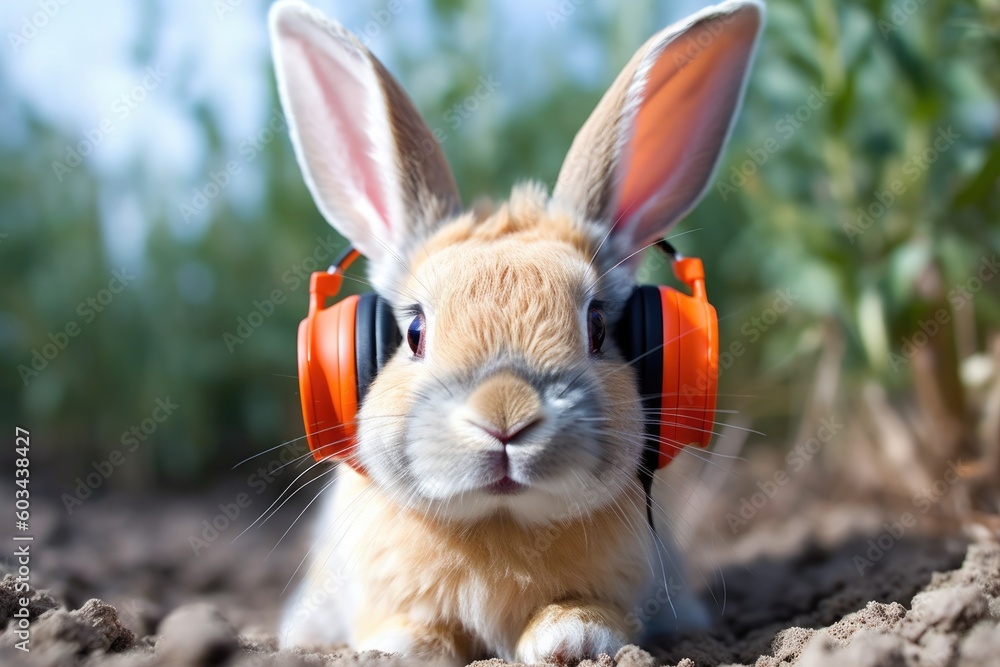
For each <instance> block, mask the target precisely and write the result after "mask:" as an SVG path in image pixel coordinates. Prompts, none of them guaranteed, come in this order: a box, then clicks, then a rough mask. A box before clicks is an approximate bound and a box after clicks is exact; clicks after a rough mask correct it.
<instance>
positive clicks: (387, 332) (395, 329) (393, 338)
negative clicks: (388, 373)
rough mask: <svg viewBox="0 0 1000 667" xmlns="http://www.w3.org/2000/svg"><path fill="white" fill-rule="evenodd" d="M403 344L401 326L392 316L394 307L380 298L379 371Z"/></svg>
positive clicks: (377, 324)
mask: <svg viewBox="0 0 1000 667" xmlns="http://www.w3.org/2000/svg"><path fill="white" fill-rule="evenodd" d="M402 342H403V334H402V333H401V332H400V331H399V325H398V324H397V323H396V318H395V317H394V316H393V314H392V306H390V305H389V302H388V301H386V300H385V299H383V298H382V297H378V301H377V302H376V304H375V348H376V352H377V365H378V369H379V370H381V369H382V367H383V366H385V364H386V362H387V361H389V357H391V356H392V355H393V353H394V352H395V351H396V348H398V347H399V345H400V343H402Z"/></svg>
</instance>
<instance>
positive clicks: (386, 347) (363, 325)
mask: <svg viewBox="0 0 1000 667" xmlns="http://www.w3.org/2000/svg"><path fill="white" fill-rule="evenodd" d="M354 336H355V338H354V356H355V358H356V359H357V364H358V366H357V378H358V405H359V406H360V405H361V402H362V401H363V400H365V396H366V395H367V394H368V388H369V387H370V386H371V384H372V382H374V381H375V376H376V375H378V372H379V371H380V370H382V367H383V366H385V364H386V362H387V361H389V357H391V356H392V353H393V352H395V351H396V348H397V347H399V344H400V343H401V342H403V336H402V334H400V332H399V325H398V324H396V318H395V317H393V315H392V306H390V305H389V302H388V301H386V300H385V299H383V298H382V297H380V296H379V295H378V294H376V293H375V292H367V293H365V294H362V295H361V298H360V299H359V300H358V311H357V315H356V316H355V329H354Z"/></svg>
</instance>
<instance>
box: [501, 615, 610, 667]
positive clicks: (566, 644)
mask: <svg viewBox="0 0 1000 667" xmlns="http://www.w3.org/2000/svg"><path fill="white" fill-rule="evenodd" d="M610 618H612V616H611V614H610V613H609V610H608V609H605V608H603V607H598V606H593V605H586V604H580V605H576V604H567V603H559V604H550V605H548V606H547V607H544V608H542V609H541V610H539V611H538V612H537V613H536V614H535V615H534V616H533V617H532V619H531V621H530V622H529V623H528V627H527V628H526V629H525V630H524V632H523V633H522V634H521V638H520V639H519V640H518V642H517V660H518V661H520V662H526V663H539V662H546V663H558V664H563V665H566V664H576V663H578V662H579V661H581V660H585V659H588V658H597V656H598V655H600V654H601V653H606V654H608V655H609V656H611V657H614V655H615V654H616V653H617V652H618V649H620V648H621V647H622V646H624V645H625V644H626V643H627V639H626V637H625V633H624V632H623V631H622V630H621V629H620V628H618V627H616V624H614V623H611V622H609V619H610Z"/></svg>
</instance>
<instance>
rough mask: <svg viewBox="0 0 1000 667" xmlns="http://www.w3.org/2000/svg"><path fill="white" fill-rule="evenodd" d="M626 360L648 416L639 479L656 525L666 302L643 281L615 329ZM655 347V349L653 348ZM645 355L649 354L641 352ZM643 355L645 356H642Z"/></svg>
mask: <svg viewBox="0 0 1000 667" xmlns="http://www.w3.org/2000/svg"><path fill="white" fill-rule="evenodd" d="M615 335H616V340H617V342H618V346H619V348H621V351H622V354H624V355H625V361H626V362H629V363H632V362H634V365H635V371H636V376H637V380H638V382H639V387H638V389H639V395H640V396H641V397H642V408H643V416H644V418H645V420H646V425H645V429H646V441H645V442H644V443H643V450H642V458H641V462H642V463H641V466H642V467H641V468H640V469H639V481H640V482H642V486H643V488H644V489H645V491H646V518H647V520H648V521H649V525H650V526H653V505H652V496H651V495H650V494H651V490H652V487H653V473H655V472H656V469H657V468H658V467H659V463H660V447H661V445H660V440H659V436H660V413H659V410H660V405H661V404H662V399H661V398H660V393H662V391H663V348H662V347H657V346H662V345H663V305H662V303H661V297H660V290H659V288H657V287H656V286H654V285H640V286H639V287H636V288H635V289H634V290H633V291H632V295H631V296H630V297H629V300H628V302H627V303H626V304H625V310H624V311H623V312H622V318H621V320H620V322H619V324H618V330H617V331H616V332H615ZM654 348H656V349H654ZM642 355H646V356H642ZM640 357H642V358H640Z"/></svg>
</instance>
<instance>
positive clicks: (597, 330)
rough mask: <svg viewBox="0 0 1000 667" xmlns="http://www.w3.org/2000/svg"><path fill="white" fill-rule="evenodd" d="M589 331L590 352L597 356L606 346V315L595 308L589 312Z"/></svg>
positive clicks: (591, 308)
mask: <svg viewBox="0 0 1000 667" xmlns="http://www.w3.org/2000/svg"><path fill="white" fill-rule="evenodd" d="M587 331H588V332H589V334H590V352H591V353H592V354H597V353H598V352H600V351H601V346H602V345H604V333H605V327H604V315H602V314H601V311H600V310H598V309H597V308H595V307H594V306H591V307H590V310H589V311H587Z"/></svg>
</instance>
